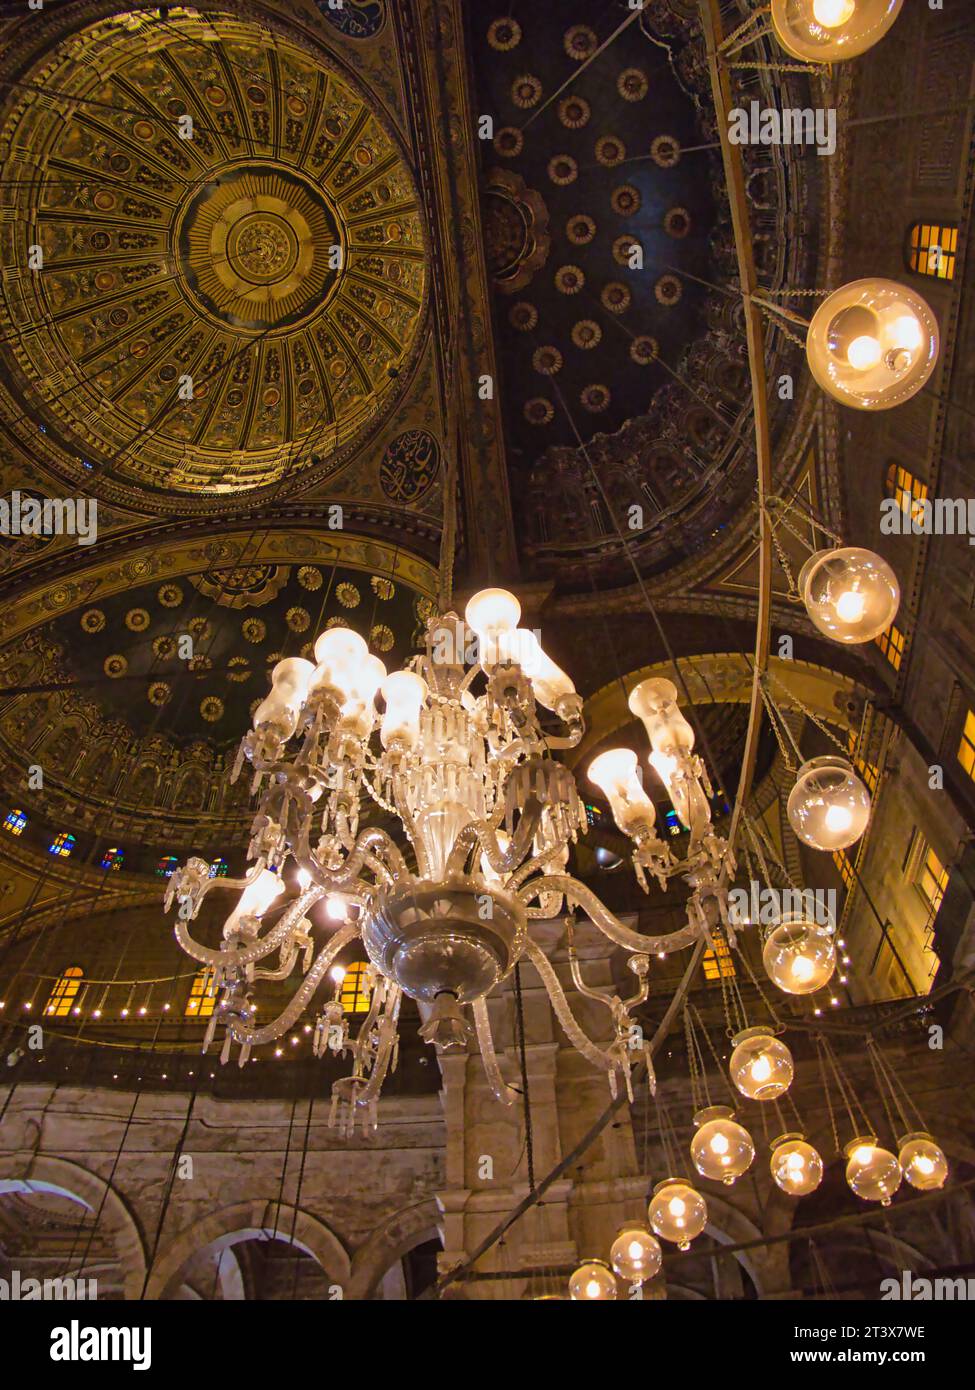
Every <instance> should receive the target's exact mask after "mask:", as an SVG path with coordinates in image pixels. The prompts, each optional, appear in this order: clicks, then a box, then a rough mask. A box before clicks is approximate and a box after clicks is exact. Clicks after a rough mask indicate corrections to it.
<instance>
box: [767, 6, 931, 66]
mask: <svg viewBox="0 0 975 1390" xmlns="http://www.w3.org/2000/svg"><path fill="white" fill-rule="evenodd" d="M903 3H904V0H772V26H773V28H774V29H775V36H776V38H777V39H778V41H779V43H780V44H781V45H782V47H783V48H784V49H785V50H786V52H787V53H791V54H792V56H793V58H801V59H802V60H803V62H807V63H842V62H843V61H844V60H845V59H847V58H856V57H858V56H859V54H861V53H866V51H867V49H868V48H872V47H873V45H874V44H875V43H877V42H878V40H880V39H882V38H883V36H884V35H885V34H886V32H887V30H888V29H889V28H890V26H891V25H892V24H893V22H894V20H895V19H896V18H897V16H898V15H899V14H900V9H901V5H902V4H903Z"/></svg>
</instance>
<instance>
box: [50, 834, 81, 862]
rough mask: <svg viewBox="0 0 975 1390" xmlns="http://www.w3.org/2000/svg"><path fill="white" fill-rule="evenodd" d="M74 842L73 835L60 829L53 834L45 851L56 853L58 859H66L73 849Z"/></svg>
mask: <svg viewBox="0 0 975 1390" xmlns="http://www.w3.org/2000/svg"><path fill="white" fill-rule="evenodd" d="M74 844H75V841H74V836H73V835H69V834H68V832H67V831H66V830H62V831H61V832H60V834H58V835H55V837H54V839H53V840H52V841H51V843H50V844H49V845H48V847H47V852H48V854H56V855H57V856H58V858H59V859H67V858H69V857H70V854H71V851H72V850H73V849H74Z"/></svg>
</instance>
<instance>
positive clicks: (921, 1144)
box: [897, 1130, 948, 1192]
mask: <svg viewBox="0 0 975 1390" xmlns="http://www.w3.org/2000/svg"><path fill="white" fill-rule="evenodd" d="M897 1147H898V1154H897V1161H898V1163H899V1164H900V1166H901V1170H902V1172H903V1174H904V1177H905V1178H906V1179H907V1181H908V1182H909V1183H910V1184H911V1186H912V1187H916V1188H917V1190H918V1191H919V1192H930V1191H932V1189H934V1188H936V1187H944V1185H945V1179H946V1178H947V1176H948V1160H947V1159H946V1158H945V1155H944V1151H943V1150H942V1149H941V1148H940V1147H939V1146H938V1145H937V1144H936V1143H935V1142H934V1140H933V1139H932V1138H931V1135H930V1134H925V1133H924V1131H923V1130H918V1131H916V1133H914V1134H905V1135H904V1137H903V1139H899V1140H898V1141H897Z"/></svg>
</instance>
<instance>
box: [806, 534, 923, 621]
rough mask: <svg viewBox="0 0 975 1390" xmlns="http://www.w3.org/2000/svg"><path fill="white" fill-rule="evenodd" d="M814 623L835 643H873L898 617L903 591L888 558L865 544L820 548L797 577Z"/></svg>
mask: <svg viewBox="0 0 975 1390" xmlns="http://www.w3.org/2000/svg"><path fill="white" fill-rule="evenodd" d="M798 589H799V595H800V597H801V598H802V601H803V604H804V605H805V608H806V612H807V613H808V615H809V618H810V620H811V621H812V623H813V625H814V626H815V627H817V628H818V629H819V631H820V632H822V633H824V634H825V635H826V636H827V637H831V638H832V639H833V641H834V642H845V643H847V644H851V643H859V642H872V641H873V639H874V638H875V637H879V635H880V634H881V633H882V632H886V630H887V629H888V628H889V627H890V625H891V623H892V622H893V621H894V619H895V617H896V616H897V609H898V607H899V605H900V598H901V591H900V585H899V584H898V582H897V576H896V575H895V574H894V571H893V570H892V569H891V567H890V565H888V563H887V561H886V560H884V559H882V558H881V557H880V556H879V555H876V554H874V552H873V551H872V550H864V549H863V548H862V547H861V546H840V547H838V548H837V549H835V550H817V551H816V552H815V553H814V554H812V555H810V557H809V559H808V560H807V561H806V562H805V564H804V565H803V567H802V569H801V570H800V571H799V579H798Z"/></svg>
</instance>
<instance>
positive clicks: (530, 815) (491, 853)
mask: <svg viewBox="0 0 975 1390" xmlns="http://www.w3.org/2000/svg"><path fill="white" fill-rule="evenodd" d="M542 810H543V807H542V805H541V803H540V802H538V801H536V800H535V799H534V797H533V798H532V799H531V800H530V801H529V802H528V804H527V806H526V807H525V809H524V811H523V812H522V814H521V819H520V820H519V821H518V828H517V830H516V831H515V833H514V835H513V836H512V838H511V843H510V845H509V846H508V848H507V849H506V850H503V849H502V848H501V846H500V844H499V843H498V837H497V834H496V832H495V830H494V829H493V828H492V826H491V825H490V824H489V823H484V822H481V823H478V822H475V821H472V822H471V823H470V824H469V825H465V826H464V829H463V830H462V831H461V832H460V834H459V835H458V836H457V839H456V840H455V841H454V845H453V848H452V849H451V851H450V858H449V860H448V861H447V866H448V872H453V873H460V872H461V871H462V870H463V867H464V864H465V862H466V860H467V856H468V855H469V854H470V852H471V850H472V849H473V848H474V845H475V844H476V843H479V844H480V846H481V849H482V850H483V852H484V855H485V857H486V858H487V861H488V863H489V864H490V866H491V868H492V869H493V870H494V872H495V873H496V874H509V873H511V871H512V869H514V868H515V866H516V865H517V864H519V863H520V862H521V860H522V859H523V858H524V856H525V855H526V854H527V852H528V847H529V845H530V844H531V842H532V840H534V838H535V832H536V830H537V829H538V822H539V821H540V820H541V818H542ZM548 857H551V856H550V855H549V856H548Z"/></svg>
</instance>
